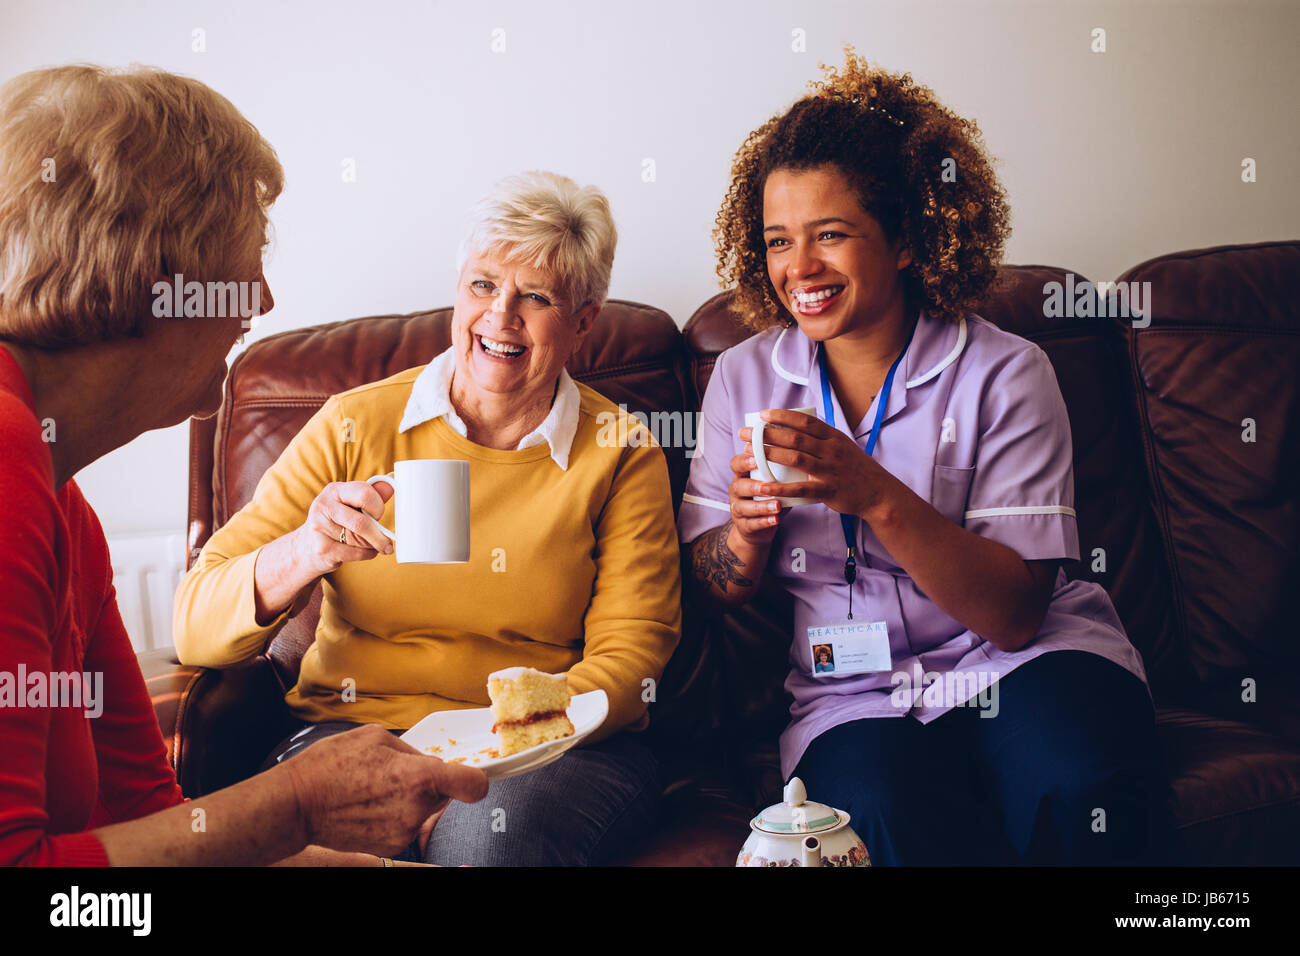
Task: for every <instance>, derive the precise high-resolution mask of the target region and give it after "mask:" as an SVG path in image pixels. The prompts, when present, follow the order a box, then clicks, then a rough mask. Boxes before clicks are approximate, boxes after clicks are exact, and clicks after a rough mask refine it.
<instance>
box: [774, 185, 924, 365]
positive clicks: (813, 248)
mask: <svg viewBox="0 0 1300 956" xmlns="http://www.w3.org/2000/svg"><path fill="white" fill-rule="evenodd" d="M763 239H764V242H765V244H766V247H767V274H768V278H769V279H770V280H771V282H772V287H773V289H774V291H775V292H776V296H777V298H778V299H779V300H780V301H781V304H782V305H784V306H785V307H786V309H788V310H789V312H790V314H791V315H793V316H794V317H795V320H796V321H797V322H798V323H799V328H800V329H801V330H802V331H803V333H804V334H805V335H807V336H808V338H810V339H812V340H813V341H816V342H823V341H827V340H830V339H841V338H842V339H844V340H845V341H851V340H854V339H860V338H863V337H865V336H868V335H872V334H875V333H876V332H877V331H878V330H879V329H880V328H881V327H882V326H883V325H889V326H890V327H893V326H894V325H897V326H898V327H900V328H901V326H902V321H903V313H904V308H905V297H904V294H903V285H902V282H901V280H900V277H899V274H898V272H899V270H900V269H902V268H904V267H906V266H907V265H909V264H910V263H911V261H912V257H911V253H910V252H908V251H907V250H906V249H903V248H901V244H899V243H894V244H891V243H890V242H889V241H888V239H886V237H885V234H884V231H883V230H882V229H881V227H880V223H878V222H877V221H876V219H875V217H874V216H872V215H871V214H870V213H868V212H865V211H864V210H863V209H862V206H861V205H860V203H859V201H858V198H857V195H856V193H855V192H854V190H853V188H852V187H851V186H850V184H849V181H848V179H847V178H846V177H845V176H844V174H843V173H842V172H840V171H839V169H837V168H836V167H834V166H820V167H817V168H815V169H806V170H793V169H778V170H775V171H773V172H772V173H771V174H770V175H769V176H768V177H767V182H766V183H765V184H764V188H763Z"/></svg>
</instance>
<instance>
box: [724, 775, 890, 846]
mask: <svg viewBox="0 0 1300 956" xmlns="http://www.w3.org/2000/svg"><path fill="white" fill-rule="evenodd" d="M783 796H784V798H785V802H784V803H776V804H773V805H772V806H770V807H768V808H767V809H766V810H764V811H763V812H762V813H760V814H759V815H758V816H756V817H754V819H752V820H750V821H749V827H750V829H751V830H753V831H754V832H753V833H751V834H750V835H749V839H748V840H746V841H745V845H744V847H743V848H742V849H741V851H740V855H739V856H738V857H736V866H870V865H871V857H870V856H869V855H868V854H867V847H866V844H865V843H863V842H862V840H861V839H859V837H858V835H857V834H856V833H854V832H853V828H852V827H850V826H849V815H848V814H847V813H845V812H844V811H843V810H836V809H835V808H834V807H828V806H826V804H824V803H810V802H808V792H807V791H806V790H805V789H804V786H803V781H802V780H800V779H799V778H798V777H791V778H790V782H789V783H787V784H786V785H785V792H784V794H783Z"/></svg>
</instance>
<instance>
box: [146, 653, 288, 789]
mask: <svg viewBox="0 0 1300 956" xmlns="http://www.w3.org/2000/svg"><path fill="white" fill-rule="evenodd" d="M138 661H139V664H140V670H141V672H142V673H143V674H144V679H145V686H146V687H147V688H148V689H149V696H150V697H151V698H152V700H153V705H154V713H155V715H156V716H157V718H158V726H159V729H160V730H161V731H162V736H163V740H164V742H165V743H166V744H167V757H168V759H169V760H170V761H171V764H172V766H173V767H174V768H175V770H176V779H177V780H178V781H179V782H180V785H181V791H182V792H183V793H184V794H185V796H187V797H198V796H202V795H203V794H205V793H212V792H213V791H214V790H220V789H221V788H222V787H228V786H230V785H231V784H233V783H238V782H239V781H240V780H245V779H247V778H248V777H251V776H253V774H255V773H256V772H257V769H258V767H259V766H261V763H262V760H263V758H264V757H265V756H266V754H267V753H269V752H270V750H271V748H272V747H274V746H275V745H276V744H277V743H278V742H279V741H280V740H282V739H283V738H284V737H285V736H286V735H287V734H288V733H289V732H290V730H291V729H292V728H293V727H294V725H295V721H294V719H293V716H292V715H291V714H290V713H289V709H288V707H287V706H286V705H285V702H284V688H283V687H282V686H281V684H280V681H279V679H278V678H277V677H276V675H275V668H274V667H273V666H272V665H271V662H270V660H268V659H267V658H266V657H257V658H255V659H254V660H251V661H247V662H245V663H243V664H238V665H236V666H234V667H229V668H225V669H223V670H212V669H209V668H206V667H190V666H187V665H184V664H181V663H179V662H178V661H177V660H176V652H175V651H174V650H173V649H172V648H163V649H160V650H154V651H146V652H145V653H143V654H141V655H139V657H138Z"/></svg>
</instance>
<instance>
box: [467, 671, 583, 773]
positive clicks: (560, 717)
mask: <svg viewBox="0 0 1300 956" xmlns="http://www.w3.org/2000/svg"><path fill="white" fill-rule="evenodd" d="M571 696H572V695H571V694H570V692H569V684H568V681H566V680H565V678H564V675H563V674H547V673H544V672H543V671H539V670H536V669H534V668H531V667H508V668H506V669H505V670H500V671H496V672H494V673H492V674H489V675H488V697H490V698H491V700H492V719H493V721H494V723H493V725H492V733H494V734H496V735H497V737H499V738H500V741H501V743H500V745H499V746H498V747H497V752H498V753H500V755H501V756H503V757H507V756H509V755H510V754H514V753H518V752H519V751H521V750H527V749H528V748H529V747H536V746H537V745H538V744H544V743H548V742H549V741H552V740H560V739H562V738H564V737H571V736H573V733H574V728H573V722H572V721H570V720H569V716H568V707H569V700H570V697H571Z"/></svg>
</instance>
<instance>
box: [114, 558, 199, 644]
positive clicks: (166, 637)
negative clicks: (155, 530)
mask: <svg viewBox="0 0 1300 956" xmlns="http://www.w3.org/2000/svg"><path fill="white" fill-rule="evenodd" d="M108 553H109V554H110V555H111V556H112V559H113V587H114V588H116V589H117V606H118V609H119V610H120V611H121V612H122V621H123V623H124V624H126V632H127V634H129V635H130V636H131V645H132V646H133V647H134V648H135V649H136V652H137V653H139V652H140V651H151V650H154V649H155V648H159V647H171V646H172V597H173V596H174V595H175V594H176V586H177V585H178V584H180V580H181V577H182V576H183V575H184V574H185V535H183V534H124V535H116V536H110V537H109V538H108Z"/></svg>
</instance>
